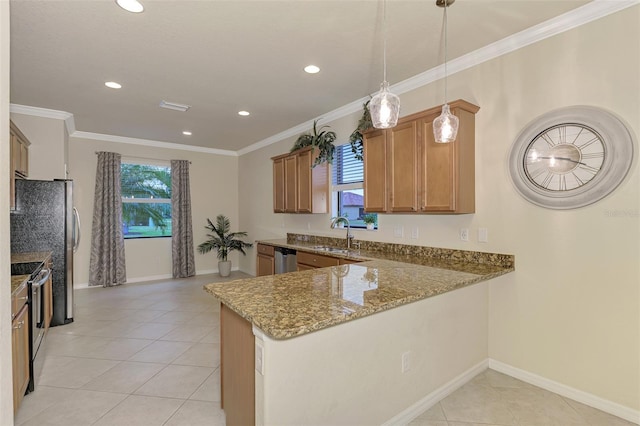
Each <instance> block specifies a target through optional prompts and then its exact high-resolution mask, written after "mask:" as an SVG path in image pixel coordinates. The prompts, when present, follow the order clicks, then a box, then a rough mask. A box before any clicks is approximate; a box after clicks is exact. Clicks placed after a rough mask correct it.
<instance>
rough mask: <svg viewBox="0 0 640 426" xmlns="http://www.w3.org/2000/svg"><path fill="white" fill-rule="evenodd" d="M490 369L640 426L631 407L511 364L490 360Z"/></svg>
mask: <svg viewBox="0 0 640 426" xmlns="http://www.w3.org/2000/svg"><path fill="white" fill-rule="evenodd" d="M489 368H491V369H492V370H495V371H499V372H500V373H504V374H507V375H509V376H511V377H515V378H516V379H520V380H522V381H523V382H527V383H530V384H532V385H535V386H538V387H540V388H543V389H546V390H548V391H551V392H554V393H557V394H558V395H562V396H564V397H567V398H570V399H573V400H574V401H578V402H580V403H582V404H585V405H588V406H590V407H593V408H597V409H598V410H601V411H604V412H605V413H609V414H612V415H614V416H616V417H620V418H621V419H625V420H627V421H630V422H633V423H636V424H640V412H639V411H637V410H634V409H632V408H629V407H625V406H624V405H620V404H618V403H616V402H612V401H609V400H606V399H603V398H600V397H599V396H595V395H593V394H590V393H587V392H584V391H581V390H578V389H574V388H572V387H570V386H567V385H563V384H562V383H558V382H555V381H553V380H550V379H547V378H545V377H542V376H538V375H537V374H533V373H530V372H528V371H525V370H521V369H519V368H517V367H513V366H511V365H509V364H505V363H503V362H500V361H496V360H495V359H489Z"/></svg>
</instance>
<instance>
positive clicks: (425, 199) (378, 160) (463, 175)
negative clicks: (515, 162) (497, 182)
mask: <svg viewBox="0 0 640 426" xmlns="http://www.w3.org/2000/svg"><path fill="white" fill-rule="evenodd" d="M449 105H450V107H451V112H452V113H453V114H454V115H456V116H457V117H458V118H459V119H460V127H459V130H458V136H457V139H456V140H455V141H454V142H453V143H449V144H439V143H436V142H435V141H434V137H433V120H434V119H435V118H436V117H437V116H438V115H440V112H441V110H442V107H441V106H438V107H435V108H430V109H428V110H426V111H422V112H419V113H416V114H412V115H410V116H407V117H403V118H401V119H400V120H399V121H398V124H397V125H396V126H395V127H393V128H391V129H385V130H377V129H376V130H370V131H368V132H365V134H364V138H363V144H364V205H365V210H366V211H367V212H379V213H396V212H397V213H400V212H403V213H413V212H415V213H456V214H459V213H474V212H475V113H476V112H477V111H478V110H479V107H477V106H476V105H473V104H470V103H468V102H466V101H462V100H458V101H455V102H451V103H450V104H449Z"/></svg>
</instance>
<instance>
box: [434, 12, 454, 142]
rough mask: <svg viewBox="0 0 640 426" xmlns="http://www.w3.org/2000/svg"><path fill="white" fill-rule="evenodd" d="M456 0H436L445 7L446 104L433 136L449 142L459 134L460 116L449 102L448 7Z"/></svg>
mask: <svg viewBox="0 0 640 426" xmlns="http://www.w3.org/2000/svg"><path fill="white" fill-rule="evenodd" d="M454 1H455V0H436V6H438V7H443V8H444V28H443V29H444V105H442V113H441V114H440V115H439V116H438V118H436V119H435V120H433V136H434V137H435V140H436V142H438V143H449V142H453V141H455V140H456V136H457V135H458V121H459V120H458V117H456V116H455V115H453V114H451V110H450V109H449V104H447V8H448V7H449V6H451V5H452V4H453V2H454Z"/></svg>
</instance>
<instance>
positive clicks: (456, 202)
mask: <svg viewBox="0 0 640 426" xmlns="http://www.w3.org/2000/svg"><path fill="white" fill-rule="evenodd" d="M450 105H451V113H452V114H454V115H455V116H457V117H458V119H459V120H460V125H459V127H458V136H457V138H456V140H455V141H454V142H452V143H445V144H441V143H436V142H435V138H434V136H433V120H434V119H435V118H436V117H437V116H438V115H440V109H439V108H438V110H437V111H435V112H434V113H432V114H431V115H428V116H425V117H423V118H421V119H419V122H420V129H421V132H420V133H421V138H420V148H421V155H420V200H421V205H420V210H421V211H423V212H426V213H458V214H461V213H474V212H475V113H476V112H477V111H478V110H479V108H478V107H477V106H475V105H473V104H470V103H468V102H465V101H456V102H452V103H451V104H450Z"/></svg>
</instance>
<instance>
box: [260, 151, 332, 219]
mask: <svg viewBox="0 0 640 426" xmlns="http://www.w3.org/2000/svg"><path fill="white" fill-rule="evenodd" d="M316 155H317V152H316V151H314V150H313V149H312V148H311V147H307V148H303V149H301V150H298V151H296V152H292V153H290V154H284V155H279V156H277V157H273V158H272V160H273V182H274V185H273V211H274V212H275V213H327V212H328V211H329V165H328V164H327V163H323V164H319V165H317V166H315V167H312V166H313V163H314V162H315V159H316Z"/></svg>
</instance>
